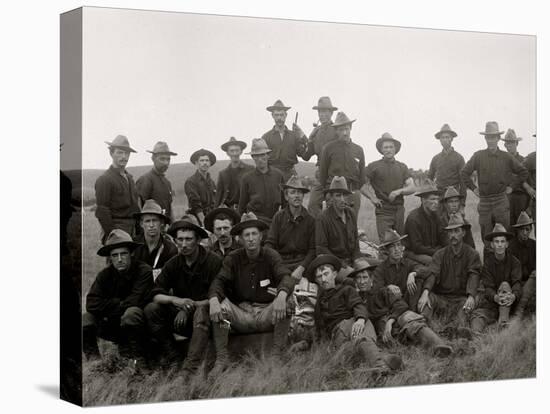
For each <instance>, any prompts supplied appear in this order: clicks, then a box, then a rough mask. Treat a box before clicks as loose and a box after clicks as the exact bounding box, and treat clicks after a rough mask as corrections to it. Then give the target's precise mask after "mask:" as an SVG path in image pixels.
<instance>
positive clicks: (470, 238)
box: [439, 212, 476, 249]
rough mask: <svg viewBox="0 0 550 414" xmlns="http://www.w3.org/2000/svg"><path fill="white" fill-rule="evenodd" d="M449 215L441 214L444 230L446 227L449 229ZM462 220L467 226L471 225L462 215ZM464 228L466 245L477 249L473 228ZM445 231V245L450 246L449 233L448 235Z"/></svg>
mask: <svg viewBox="0 0 550 414" xmlns="http://www.w3.org/2000/svg"><path fill="white" fill-rule="evenodd" d="M449 218H450V217H449V215H448V214H447V212H444V213H443V214H441V215H440V216H439V219H440V220H441V227H442V228H443V229H445V227H447V225H448V224H449ZM462 219H463V220H464V223H465V224H470V223H468V220H466V218H465V217H464V214H463V213H462ZM463 228H464V231H465V233H466V234H465V235H464V239H463V241H464V243H466V244H467V245H468V246H470V247H472V248H474V249H475V248H476V244H475V242H474V236H473V234H472V228H471V227H468V228H466V227H463ZM444 231H445V234H446V236H445V245H447V244H449V233H447V231H446V230H444Z"/></svg>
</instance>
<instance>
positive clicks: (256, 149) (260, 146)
mask: <svg viewBox="0 0 550 414" xmlns="http://www.w3.org/2000/svg"><path fill="white" fill-rule="evenodd" d="M270 152H271V148H269V147H268V146H267V143H266V142H265V140H264V139H262V138H254V139H253V140H252V146H251V147H250V152H247V154H249V155H263V154H269V153H270Z"/></svg>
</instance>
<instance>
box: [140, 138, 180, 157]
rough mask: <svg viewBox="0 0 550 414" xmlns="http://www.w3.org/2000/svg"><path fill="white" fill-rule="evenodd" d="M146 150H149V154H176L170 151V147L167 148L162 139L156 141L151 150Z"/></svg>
mask: <svg viewBox="0 0 550 414" xmlns="http://www.w3.org/2000/svg"><path fill="white" fill-rule="evenodd" d="M147 152H150V153H151V154H168V155H178V154H176V153H175V152H172V151H170V148H168V144H167V143H166V142H164V141H159V142H157V143H156V144H155V146H154V147H153V151H149V150H147Z"/></svg>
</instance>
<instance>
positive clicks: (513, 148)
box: [502, 129, 531, 224]
mask: <svg viewBox="0 0 550 414" xmlns="http://www.w3.org/2000/svg"><path fill="white" fill-rule="evenodd" d="M502 140H503V141H504V147H505V148H506V151H508V154H510V155H511V156H512V157H514V158H515V159H516V160H518V161H519V162H520V163H521V164H523V161H524V160H525V158H524V157H523V156H522V155H520V154H519V152H518V144H519V142H520V141H521V140H522V138H521V137H518V136H516V132H515V131H514V130H513V129H508V131H506V134H504V138H502ZM510 187H512V192H511V193H510V194H508V201H509V202H510V224H511V223H515V222H516V221H517V219H518V217H519V214H520V213H521V212H522V211H525V210H527V208H528V207H529V201H530V200H531V197H530V196H529V194H527V191H526V190H525V188H524V187H523V182H521V181H520V179H519V178H518V176H517V175H516V174H512V177H511V185H510Z"/></svg>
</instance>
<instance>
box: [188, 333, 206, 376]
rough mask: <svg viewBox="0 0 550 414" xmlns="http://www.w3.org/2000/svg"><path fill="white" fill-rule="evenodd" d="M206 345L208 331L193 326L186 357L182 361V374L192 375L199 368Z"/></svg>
mask: <svg viewBox="0 0 550 414" xmlns="http://www.w3.org/2000/svg"><path fill="white" fill-rule="evenodd" d="M207 347H208V331H207V330H205V329H203V328H195V329H194V330H193V335H191V341H190V342H189V350H188V351H187V357H186V358H185V361H184V362H183V373H184V375H193V374H195V373H196V372H197V370H198V369H199V366H200V364H201V362H202V358H203V356H204V354H205V352H206V350H207Z"/></svg>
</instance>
